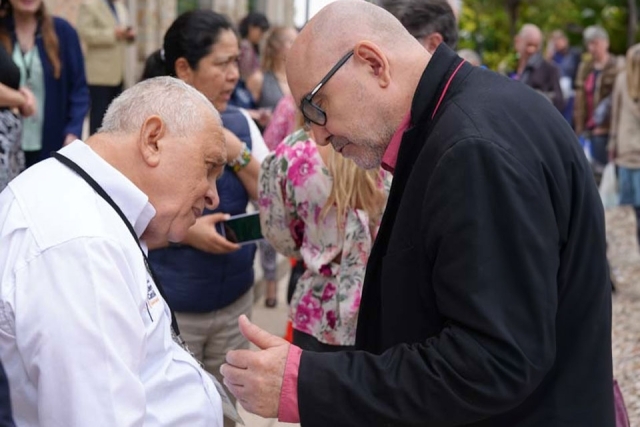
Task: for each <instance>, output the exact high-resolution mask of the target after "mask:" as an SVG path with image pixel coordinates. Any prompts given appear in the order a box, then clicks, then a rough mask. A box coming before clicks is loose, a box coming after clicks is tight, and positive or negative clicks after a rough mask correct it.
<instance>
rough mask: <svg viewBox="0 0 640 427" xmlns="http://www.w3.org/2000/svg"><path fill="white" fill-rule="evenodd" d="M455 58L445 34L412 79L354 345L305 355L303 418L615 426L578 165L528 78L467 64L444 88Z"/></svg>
mask: <svg viewBox="0 0 640 427" xmlns="http://www.w3.org/2000/svg"><path fill="white" fill-rule="evenodd" d="M460 61H461V59H460V58H458V57H457V56H456V55H455V53H454V52H453V51H451V50H450V49H448V48H447V47H445V46H444V45H441V47H439V48H438V50H437V51H436V52H435V55H434V56H433V58H432V60H431V61H430V63H429V65H428V66H427V68H426V69H425V71H424V74H423V76H422V79H421V81H420V83H419V85H418V87H417V89H416V92H415V95H414V99H413V103H412V107H411V125H410V128H409V129H408V130H407V131H406V132H405V134H404V136H403V139H402V143H401V146H400V151H399V155H398V161H397V165H396V169H395V173H394V179H393V184H392V188H391V192H390V195H389V200H388V203H387V210H386V212H385V214H384V217H383V220H382V224H381V227H380V231H379V234H378V238H377V240H376V242H375V245H374V247H373V250H372V252H371V256H370V259H369V263H368V266H367V274H366V279H365V283H364V290H363V296H362V303H361V306H360V316H359V320H358V322H359V323H358V332H357V346H358V348H359V349H360V351H353V352H344V353H336V354H320V353H312V352H303V355H302V358H301V363H300V371H299V379H298V397H299V410H300V416H301V422H302V426H303V427H311V426H318V427H327V426H332V427H334V426H434V427H435V426H437V427H444V426H474V427H480V426H482V427H533V426H536V427H561V426H562V427H569V426H571V427H586V426H593V427H613V426H614V415H613V414H614V410H613V393H612V355H611V287H610V284H609V279H608V268H607V262H606V255H605V233H604V219H603V216H604V214H603V208H602V204H601V202H600V199H599V195H598V191H597V188H596V186H595V183H594V179H593V176H592V173H591V169H590V167H589V164H588V163H587V161H586V159H585V156H584V154H583V151H582V150H581V148H580V145H579V144H578V142H577V140H576V137H575V135H574V133H573V132H572V130H571V128H570V127H569V126H568V125H567V123H566V122H565V121H564V119H563V118H562V116H561V115H560V113H559V112H558V111H557V110H556V109H555V108H554V107H553V105H551V103H549V102H548V101H547V100H546V99H544V97H543V96H542V95H540V94H538V93H536V92H535V91H534V90H532V89H531V88H529V87H527V86H525V85H522V84H521V83H519V82H515V81H510V80H509V79H507V78H506V77H503V76H500V75H498V74H496V73H493V72H491V71H488V70H483V69H480V68H474V67H472V66H471V65H468V64H463V65H462V66H461V67H460V68H459V70H458V72H457V74H455V76H454V77H453V78H452V79H451V81H450V84H449V86H448V89H447V90H446V91H445V87H446V86H447V82H449V80H450V77H451V76H452V74H453V72H454V70H456V68H457V67H458V65H459V64H460ZM443 93H444V96H443V97H442V94H443ZM441 98H442V100H441ZM440 100H441V102H440ZM439 102H440V105H439V108H438V109H437V111H436V112H435V116H434V117H433V118H432V115H433V114H434V110H435V109H436V105H438V104H439Z"/></svg>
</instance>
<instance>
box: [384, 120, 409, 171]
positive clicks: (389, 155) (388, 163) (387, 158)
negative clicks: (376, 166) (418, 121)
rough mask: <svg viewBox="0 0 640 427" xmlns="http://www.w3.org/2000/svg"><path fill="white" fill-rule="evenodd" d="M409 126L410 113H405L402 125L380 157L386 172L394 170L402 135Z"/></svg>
mask: <svg viewBox="0 0 640 427" xmlns="http://www.w3.org/2000/svg"><path fill="white" fill-rule="evenodd" d="M410 124H411V111H409V112H407V114H406V115H405V116H404V119H402V123H400V126H398V129H396V131H395V133H394V134H393V136H392V137H391V142H390V143H389V145H388V146H387V149H386V150H385V152H384V155H383V156H382V168H383V169H384V170H386V171H387V172H390V173H393V171H394V170H395V169H396V162H397V161H398V151H400V143H401V142H402V135H403V134H404V132H405V131H406V130H407V129H408V128H409V125H410Z"/></svg>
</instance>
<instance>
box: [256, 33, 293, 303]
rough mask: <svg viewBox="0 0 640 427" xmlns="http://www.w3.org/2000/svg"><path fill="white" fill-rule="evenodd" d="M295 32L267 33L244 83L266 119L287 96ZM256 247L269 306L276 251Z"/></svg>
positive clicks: (274, 295)
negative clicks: (288, 65) (255, 67)
mask: <svg viewBox="0 0 640 427" xmlns="http://www.w3.org/2000/svg"><path fill="white" fill-rule="evenodd" d="M297 35H298V31H297V30H296V29H295V28H292V27H275V28H273V29H272V30H271V32H270V33H269V35H268V36H267V41H266V44H265V48H264V53H263V55H262V65H261V68H260V69H259V70H256V71H255V72H254V73H253V74H251V75H250V76H249V77H248V79H247V82H246V83H247V88H248V89H249V91H250V92H251V94H252V96H253V99H255V100H256V103H257V106H258V108H259V109H261V110H266V111H268V112H269V122H270V121H271V117H272V111H273V109H274V108H275V107H276V106H277V105H278V102H279V101H280V100H281V99H282V98H283V97H286V96H290V95H291V90H290V89H289V85H288V84H287V75H286V73H285V69H284V67H285V60H286V58H287V52H288V51H289V49H290V48H291V45H292V44H293V42H294V40H295V39H296V36H297ZM267 125H268V123H267ZM259 248H260V263H261V265H262V271H263V272H264V279H265V281H266V297H265V305H266V307H269V308H273V307H275V306H276V305H277V301H278V299H277V294H278V290H277V281H276V251H275V250H274V249H273V247H271V245H269V243H268V242H267V241H263V242H260V244H259Z"/></svg>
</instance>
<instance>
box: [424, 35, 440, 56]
mask: <svg viewBox="0 0 640 427" xmlns="http://www.w3.org/2000/svg"><path fill="white" fill-rule="evenodd" d="M442 41H443V39H442V34H440V33H437V32H436V33H431V34H429V35H428V36H424V37H423V38H422V40H421V42H422V46H424V48H425V49H427V51H429V53H430V54H432V55H433V52H435V51H436V49H437V48H438V46H440V43H442Z"/></svg>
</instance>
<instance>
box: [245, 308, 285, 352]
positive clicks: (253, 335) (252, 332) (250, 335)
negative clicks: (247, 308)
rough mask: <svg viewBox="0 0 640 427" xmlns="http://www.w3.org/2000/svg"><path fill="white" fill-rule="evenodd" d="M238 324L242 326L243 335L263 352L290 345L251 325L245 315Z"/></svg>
mask: <svg viewBox="0 0 640 427" xmlns="http://www.w3.org/2000/svg"><path fill="white" fill-rule="evenodd" d="M238 324H239V325H240V332H242V335H244V337H245V338H246V339H248V340H249V341H251V342H252V343H253V344H255V345H256V346H257V347H258V348H259V349H261V350H264V349H266V348H271V347H276V346H279V345H284V344H288V342H287V341H285V340H284V339H282V338H280V337H277V336H275V335H271V334H270V333H269V332H267V331H265V330H264V329H260V328H259V327H258V326H256V325H254V324H253V323H251V321H250V320H249V318H248V317H247V316H245V315H244V314H243V315H242V316H240V318H239V319H238Z"/></svg>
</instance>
